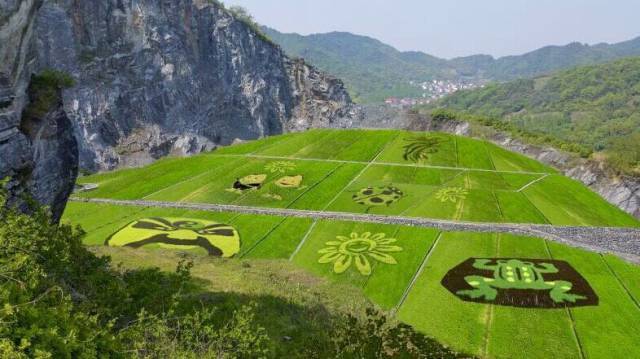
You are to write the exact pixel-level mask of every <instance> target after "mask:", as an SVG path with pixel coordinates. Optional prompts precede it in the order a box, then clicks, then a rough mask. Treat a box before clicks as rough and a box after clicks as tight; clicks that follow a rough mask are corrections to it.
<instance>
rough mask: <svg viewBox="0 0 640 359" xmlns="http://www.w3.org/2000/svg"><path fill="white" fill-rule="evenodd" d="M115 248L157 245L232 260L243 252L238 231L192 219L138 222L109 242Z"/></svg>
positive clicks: (147, 219)
mask: <svg viewBox="0 0 640 359" xmlns="http://www.w3.org/2000/svg"><path fill="white" fill-rule="evenodd" d="M105 245H107V246H112V247H131V248H140V247H143V246H147V245H158V246H160V247H162V248H167V249H198V248H202V249H204V250H206V251H207V253H208V254H209V255H210V256H214V257H225V258H230V257H233V256H234V255H236V254H238V252H239V251H240V235H239V234H238V231H237V230H236V229H235V228H233V227H231V226H229V225H227V224H222V223H216V222H211V221H205V220H201V219H189V218H160V217H153V218H143V219H138V220H135V221H133V222H131V223H129V224H128V225H126V226H125V227H124V228H122V229H120V230H119V231H118V232H116V233H114V234H113V235H112V236H111V237H109V239H107V241H106V243H105Z"/></svg>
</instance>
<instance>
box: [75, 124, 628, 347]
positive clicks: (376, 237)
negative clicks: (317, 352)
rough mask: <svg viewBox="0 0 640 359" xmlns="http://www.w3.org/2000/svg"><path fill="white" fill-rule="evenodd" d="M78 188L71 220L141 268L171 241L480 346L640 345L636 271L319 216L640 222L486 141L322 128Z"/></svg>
mask: <svg viewBox="0 0 640 359" xmlns="http://www.w3.org/2000/svg"><path fill="white" fill-rule="evenodd" d="M79 182H80V183H85V184H89V183H92V184H97V185H98V188H97V189H95V190H94V191H90V192H84V193H80V194H78V195H77V196H78V197H80V198H82V199H83V200H84V201H93V202H78V201H76V202H71V203H69V205H68V208H67V211H66V213H65V216H64V221H66V222H70V223H74V224H80V225H82V227H83V228H85V230H86V231H87V235H86V236H85V237H84V242H85V244H86V245H88V246H99V247H101V248H103V249H97V248H98V247H96V250H101V251H108V252H113V253H117V258H118V260H122V261H124V262H126V263H128V265H131V266H136V265H149V264H153V263H154V261H158V262H159V263H165V262H166V257H167V251H176V250H177V251H179V252H182V253H186V254H185V255H187V256H195V257H196V258H200V259H199V260H198V261H199V262H201V263H205V264H206V263H209V264H207V265H209V266H212V268H215V266H216V265H217V264H216V263H218V262H217V261H219V260H216V259H209V258H207V254H209V255H214V256H221V257H224V258H236V259H241V260H242V261H243V262H247V265H250V266H251V265H252V264H251V263H253V261H274V260H275V261H278V260H280V261H289V262H291V263H292V264H293V265H295V266H296V267H297V268H302V269H304V270H305V271H308V272H310V273H312V274H315V275H318V276H321V277H324V278H327V279H328V280H330V281H331V282H333V283H336V284H339V285H340V286H341V287H340V288H341V289H340V290H342V291H346V292H345V293H344V296H345V298H342V296H341V295H340V294H335V296H336V298H334V299H335V300H336V301H338V302H340V301H341V300H346V301H351V299H346V298H348V297H349V296H350V295H351V294H352V293H350V292H348V291H350V290H353V291H354V292H362V293H364V294H365V295H366V296H367V298H368V300H370V301H371V302H372V303H374V304H375V305H376V306H378V307H379V308H381V309H383V310H385V311H387V312H388V313H389V315H392V316H395V317H396V318H397V319H399V320H400V321H403V322H405V323H407V324H410V325H412V326H413V327H414V328H415V329H417V330H419V331H420V332H423V333H425V334H427V335H429V336H431V337H434V338H435V339H437V340H438V341H440V342H442V343H444V344H446V345H449V346H451V347H453V348H454V349H456V350H460V351H463V352H467V353H471V354H474V355H478V356H482V357H496V358H497V357H528V358H548V357H550V356H553V357H554V358H575V357H581V356H586V357H593V358H609V357H629V356H637V355H640V352H638V347H637V345H636V343H637V342H638V341H639V340H640V336H639V334H638V333H640V327H639V326H638V321H637V320H636V319H637V317H638V315H639V314H640V307H638V305H637V303H638V300H639V299H640V291H638V288H640V286H638V283H640V282H639V281H640V267H638V266H636V265H632V264H630V263H628V262H625V261H623V260H621V259H619V258H617V257H614V256H611V255H600V254H597V253H593V252H587V251H584V250H581V249H576V248H573V247H569V246H567V245H565V244H561V243H558V242H556V241H551V240H545V239H541V238H537V237H536V235H535V234H532V235H531V236H522V235H517V234H509V233H505V232H501V233H497V232H495V233H492V232H491V231H487V232H484V233H482V232H469V231H466V230H462V231H460V230H456V231H450V230H438V229H434V228H426V227H420V226H416V227H413V226H407V225H400V224H393V223H390V222H384V223H382V222H378V223H373V222H371V221H369V222H364V221H359V220H358V218H362V217H357V218H356V217H354V218H353V220H346V219H340V220H337V219H332V218H330V217H322V215H324V214H328V213H342V214H344V216H347V215H349V214H353V215H358V214H360V215H378V216H383V217H382V218H383V219H384V218H388V217H385V216H403V218H404V217H411V218H418V219H420V218H422V219H430V218H431V219H440V220H447V221H449V222H447V223H462V221H471V222H478V223H483V222H484V223H487V225H489V223H492V224H499V223H520V224H521V225H522V226H525V227H526V226H527V224H553V225H574V226H579V227H577V228H578V229H576V230H579V228H581V227H580V226H619V227H629V228H637V227H640V223H639V222H638V221H636V220H635V219H634V218H632V217H631V216H629V215H627V214H625V213H623V212H622V211H620V210H618V209H617V208H615V207H613V206H611V205H609V204H608V203H606V202H605V201H604V200H602V199H601V198H600V197H598V196H597V195H595V194H594V193H593V192H591V191H590V190H588V189H587V188H585V187H584V186H582V185H581V184H579V183H577V182H575V181H572V180H569V179H567V178H566V177H563V176H561V175H559V174H557V173H556V172H555V171H554V170H553V169H551V168H548V167H546V166H544V165H542V164H540V163H538V162H536V161H533V160H531V159H528V158H525V157H523V156H520V155H518V154H515V153H511V152H508V151H505V150H503V149H501V148H498V147H496V146H494V145H492V144H490V143H487V142H482V141H478V140H473V139H468V138H463V137H456V136H451V135H447V134H441V133H410V132H402V131H365V130H344V131H338V130H312V131H309V132H305V133H301V134H287V135H282V136H276V137H270V138H266V139H263V140H259V141H254V142H248V143H245V144H240V145H236V146H231V147H227V148H223V149H220V150H216V151H214V152H211V153H207V154H202V155H199V156H195V157H191V158H186V159H178V158H170V159H164V160H161V161H158V162H157V163H155V164H153V165H151V166H148V167H144V168H139V169H126V170H121V171H116V172H110V173H103V174H97V175H93V176H89V177H83V178H81V179H80V181H79ZM118 200H119V201H129V202H115V201H118ZM109 201H112V202H109ZM207 205H209V206H214V205H216V206H217V205H226V206H228V207H207ZM198 206H200V207H198ZM229 206H231V207H229ZM212 208H215V210H212ZM248 210H250V211H252V212H246V211H248ZM260 210H263V211H266V210H269V211H271V212H268V213H270V214H269V215H267V214H265V212H260ZM278 211H283V212H282V214H281V215H280V214H278ZM287 211H288V212H287ZM305 211H310V212H305ZM289 214H291V215H289ZM293 214H295V215H293ZM314 216H317V217H314ZM343 218H346V217H343ZM372 218H373V217H372ZM584 228H586V227H584ZM531 233H533V232H531ZM105 245H106V246H107V247H105ZM122 246H124V247H128V248H126V250H125V249H122V250H119V249H118V248H116V247H122ZM136 248H139V249H137V250H136ZM114 251H115V252H114ZM137 253H140V254H137ZM154 256H155V257H154ZM155 258H157V259H155ZM222 263H226V262H225V260H223V262H222ZM260 268H261V267H260ZM200 275H201V276H205V277H206V276H207V275H208V274H206V272H200ZM301 278H302V277H296V276H291V277H290V279H289V280H290V281H292V282H296V281H299V280H302V279H301ZM210 279H211V280H224V277H219V276H218V277H215V278H213V277H212V278H210ZM233 280H237V278H234V279H233ZM483 283H486V284H483ZM226 288H227V290H230V291H233V290H234V288H233V286H230V287H226ZM349 288H352V289H349ZM518 288H519V289H518ZM272 330H276V332H277V331H278V330H282V333H283V335H288V334H286V333H288V332H286V330H284V329H282V328H279V329H278V328H275V329H273V328H272ZM522 343H526V345H522Z"/></svg>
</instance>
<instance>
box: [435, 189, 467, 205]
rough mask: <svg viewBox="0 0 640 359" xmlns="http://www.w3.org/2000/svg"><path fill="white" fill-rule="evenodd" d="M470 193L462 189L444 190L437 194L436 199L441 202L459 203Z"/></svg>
mask: <svg viewBox="0 0 640 359" xmlns="http://www.w3.org/2000/svg"><path fill="white" fill-rule="evenodd" d="M468 194H469V191H468V190H466V189H465V188H462V187H450V188H443V189H441V190H439V191H438V192H437V193H436V198H437V199H439V200H440V202H442V203H444V202H451V203H458V202H459V201H463V200H465V199H466V198H467V195H468Z"/></svg>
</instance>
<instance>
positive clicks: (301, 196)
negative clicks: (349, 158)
mask: <svg viewBox="0 0 640 359" xmlns="http://www.w3.org/2000/svg"><path fill="white" fill-rule="evenodd" d="M344 165H345V164H344V163H342V164H340V165H338V166H336V167H335V168H333V169H332V170H331V171H329V173H327V174H326V175H325V176H324V177H322V179H320V180H319V181H317V182H316V183H314V184H313V185H311V186H309V187H307V188H305V190H304V191H303V192H302V193H301V194H300V195H298V197H296V198H295V199H294V200H293V201H291V202H289V203H288V204H287V207H286V208H291V206H293V205H294V204H296V202H298V201H299V200H300V199H302V198H303V197H304V196H305V195H307V194H308V193H310V192H311V191H312V190H313V189H314V188H316V187H318V186H319V185H320V184H322V183H323V182H324V181H326V180H327V179H329V177H331V176H333V175H334V174H335V173H336V172H338V170H339V169H341V168H342V167H344Z"/></svg>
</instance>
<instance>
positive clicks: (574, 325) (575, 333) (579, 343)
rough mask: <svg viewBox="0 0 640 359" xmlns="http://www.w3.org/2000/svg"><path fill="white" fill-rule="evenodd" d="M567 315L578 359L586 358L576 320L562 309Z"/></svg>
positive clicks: (549, 249)
mask: <svg viewBox="0 0 640 359" xmlns="http://www.w3.org/2000/svg"><path fill="white" fill-rule="evenodd" d="M543 241H544V246H545V248H546V249H547V255H548V256H549V258H550V259H554V258H553V253H551V248H550V247H549V242H547V241H546V240H543ZM564 309H565V311H566V313H567V315H568V316H569V323H571V329H572V332H573V339H575V341H576V345H577V346H578V352H579V353H580V359H584V358H586V356H585V353H584V348H582V342H581V341H580V336H578V329H577V328H576V320H575V319H574V318H573V313H572V312H571V309H570V308H568V307H565V308H564Z"/></svg>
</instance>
